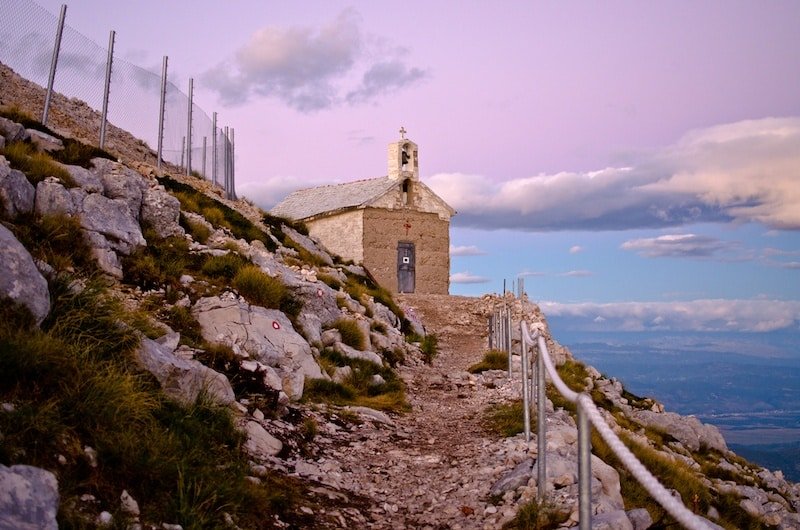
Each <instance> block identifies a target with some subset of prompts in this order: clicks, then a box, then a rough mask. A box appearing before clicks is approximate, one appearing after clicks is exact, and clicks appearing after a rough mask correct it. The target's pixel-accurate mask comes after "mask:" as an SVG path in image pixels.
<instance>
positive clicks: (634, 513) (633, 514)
mask: <svg viewBox="0 0 800 530" xmlns="http://www.w3.org/2000/svg"><path fill="white" fill-rule="evenodd" d="M627 516H628V520H629V521H630V522H631V525H632V526H633V530H647V529H648V528H650V526H652V524H653V518H652V517H650V512H648V511H647V510H646V509H644V508H636V509H633V510H630V511H629V512H627Z"/></svg>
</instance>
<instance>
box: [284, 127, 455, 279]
mask: <svg viewBox="0 0 800 530" xmlns="http://www.w3.org/2000/svg"><path fill="white" fill-rule="evenodd" d="M400 136H401V138H400V141H398V142H394V143H391V144H389V174H388V175H387V176H385V177H378V178H373V179H367V180H358V181H355V182H346V183H343V184H332V185H328V186H319V187H316V188H308V189H303V190H298V191H295V192H293V193H291V194H290V195H289V196H288V197H286V198H285V199H284V200H283V201H281V202H280V203H279V204H277V205H276V206H275V207H274V208H272V210H271V211H270V213H271V214H273V215H276V216H280V217H286V218H288V219H292V220H296V221H303V222H304V223H305V224H306V226H308V230H309V233H310V234H311V235H312V236H314V237H316V238H317V239H319V240H320V241H321V242H322V244H323V245H325V247H326V248H328V250H330V251H331V252H334V253H336V254H338V255H340V256H341V257H342V258H344V259H346V260H347V259H351V260H353V261H354V262H356V263H361V264H362V265H363V266H364V267H365V268H366V269H367V270H368V271H369V272H370V274H372V276H373V277H374V278H375V280H377V282H378V283H379V284H380V285H381V286H382V287H384V288H386V289H388V290H390V291H392V292H394V293H423V294H448V292H449V288H450V218H451V217H452V216H453V215H455V213H456V212H455V210H453V208H451V207H450V206H449V205H448V204H447V203H446V202H444V200H443V199H442V198H441V197H439V196H438V195H436V194H435V193H434V192H433V191H432V190H431V189H430V188H429V187H428V186H426V185H425V184H423V183H422V182H421V181H420V180H419V154H418V149H417V144H415V143H414V142H412V141H411V140H409V139H407V138H405V130H404V129H400Z"/></svg>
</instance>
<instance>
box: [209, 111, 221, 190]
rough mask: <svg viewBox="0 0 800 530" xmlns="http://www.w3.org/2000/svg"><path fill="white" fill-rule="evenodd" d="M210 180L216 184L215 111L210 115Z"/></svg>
mask: <svg viewBox="0 0 800 530" xmlns="http://www.w3.org/2000/svg"><path fill="white" fill-rule="evenodd" d="M211 116H212V117H211V130H212V131H213V132H212V134H211V182H213V183H214V185H215V186H218V185H219V183H218V182H217V113H216V112H214V113H212V115H211Z"/></svg>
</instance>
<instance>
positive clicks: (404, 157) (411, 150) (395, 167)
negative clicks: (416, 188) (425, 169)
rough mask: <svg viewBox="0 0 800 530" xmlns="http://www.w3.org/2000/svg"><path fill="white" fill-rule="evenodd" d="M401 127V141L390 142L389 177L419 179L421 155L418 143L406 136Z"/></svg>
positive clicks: (394, 178)
mask: <svg viewBox="0 0 800 530" xmlns="http://www.w3.org/2000/svg"><path fill="white" fill-rule="evenodd" d="M405 135H406V130H405V128H403V127H401V128H400V141H398V142H394V143H391V144H389V178H391V179H393V180H405V179H411V180H419V155H418V154H417V144H415V143H414V142H412V141H411V140H409V139H408V138H406V137H405Z"/></svg>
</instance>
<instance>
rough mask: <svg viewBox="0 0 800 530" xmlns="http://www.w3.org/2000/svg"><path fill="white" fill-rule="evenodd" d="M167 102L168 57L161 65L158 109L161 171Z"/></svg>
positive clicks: (165, 57)
mask: <svg viewBox="0 0 800 530" xmlns="http://www.w3.org/2000/svg"><path fill="white" fill-rule="evenodd" d="M166 100H167V56H166V55H165V56H164V60H163V61H162V64H161V104H160V106H159V109H158V162H157V167H158V170H159V171H161V158H162V157H163V155H164V107H165V105H166Z"/></svg>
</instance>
